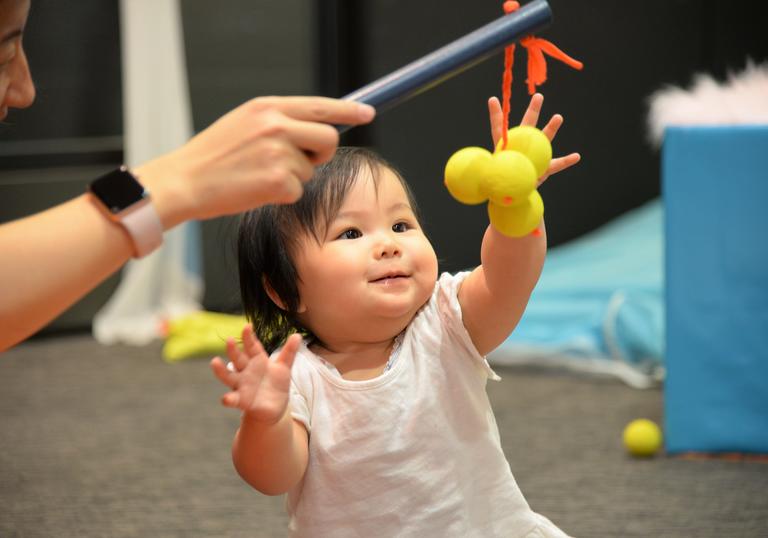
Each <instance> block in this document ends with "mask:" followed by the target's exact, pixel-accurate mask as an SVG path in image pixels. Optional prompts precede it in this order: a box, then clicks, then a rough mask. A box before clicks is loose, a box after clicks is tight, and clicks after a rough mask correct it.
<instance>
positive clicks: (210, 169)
mask: <svg viewBox="0 0 768 538" xmlns="http://www.w3.org/2000/svg"><path fill="white" fill-rule="evenodd" d="M374 115H375V111H374V109H373V108H372V107H370V106H368V105H363V104H361V103H356V102H352V101H342V100H338V99H330V98H325V97H258V98H255V99H252V100H250V101H248V102H246V103H244V104H243V105H241V106H239V107H238V108H236V109H234V110H232V111H231V112H229V113H227V114H225V115H224V116H222V117H221V118H220V119H219V120H217V121H216V122H215V123H213V124H212V125H211V126H209V127H208V128H207V129H205V130H204V131H202V132H200V133H199V134H198V135H197V136H195V137H194V138H192V139H191V140H190V141H189V142H188V143H187V144H185V145H184V146H182V147H181V148H179V149H178V150H176V151H174V152H171V153H169V154H166V155H164V156H162V157H160V158H158V159H155V160H153V161H150V162H149V163H146V164H144V165H142V166H139V167H137V168H135V169H134V172H135V173H136V175H137V176H138V177H139V178H140V180H141V181H142V183H143V184H144V185H145V187H147V188H148V189H149V191H150V192H151V193H152V197H153V201H154V204H155V206H156V208H157V211H158V213H159V214H160V218H161V220H162V222H163V226H164V228H165V229H168V228H171V227H173V226H175V225H176V224H178V223H180V222H182V221H184V220H189V219H207V218H212V217H217V216H221V215H229V214H234V213H239V212H242V211H245V210H248V209H251V208H253V207H256V206H260V205H264V204H268V203H291V202H294V201H296V200H297V199H298V198H299V197H300V196H301V193H302V191H303V188H302V183H303V182H305V181H308V180H309V179H310V178H311V177H312V175H313V173H314V167H315V166H317V165H318V164H321V163H324V162H326V161H328V160H329V159H330V158H331V157H332V156H333V154H334V152H335V151H336V147H337V146H338V143H339V133H338V131H337V130H336V128H335V127H334V125H335V124H344V125H359V124H362V123H368V122H369V121H371V120H372V119H373V117H374Z"/></svg>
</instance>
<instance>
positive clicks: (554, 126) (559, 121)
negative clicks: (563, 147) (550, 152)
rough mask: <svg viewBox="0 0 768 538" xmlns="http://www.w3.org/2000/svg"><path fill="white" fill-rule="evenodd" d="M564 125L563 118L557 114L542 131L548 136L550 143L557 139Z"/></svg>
mask: <svg viewBox="0 0 768 538" xmlns="http://www.w3.org/2000/svg"><path fill="white" fill-rule="evenodd" d="M562 125H563V117H562V116H561V115H560V114H555V115H554V116H552V117H551V118H550V120H549V121H548V122H547V124H546V125H545V126H544V128H543V129H542V130H541V131H542V132H543V133H544V134H545V135H546V136H547V138H548V139H549V141H550V142H552V141H553V140H554V139H555V136H557V131H559V130H560V127H562Z"/></svg>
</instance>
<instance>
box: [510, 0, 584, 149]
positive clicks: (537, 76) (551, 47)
mask: <svg viewBox="0 0 768 538" xmlns="http://www.w3.org/2000/svg"><path fill="white" fill-rule="evenodd" d="M519 7H520V4H519V3H518V2H514V1H513V0H507V1H506V2H504V13H506V14H509V13H512V12H513V11H516V10H517V9H518V8H519ZM520 44H521V45H522V46H523V47H525V50H527V51H528V79H527V80H526V83H527V84H528V93H529V94H530V95H533V94H534V93H536V86H541V85H542V84H544V82H546V80H547V59H546V57H545V56H544V54H545V53H546V54H547V55H548V56H551V57H552V58H555V59H556V60H560V61H561V62H563V63H564V64H566V65H569V66H570V67H572V68H574V69H578V70H581V69H582V68H583V67H584V64H583V63H581V62H580V61H579V60H576V59H575V58H571V57H570V56H568V55H567V54H566V53H565V52H563V51H562V50H560V49H559V48H557V47H556V46H555V44H554V43H552V42H551V41H547V40H546V39H541V38H538V37H534V36H527V37H524V38H523V39H521V40H520ZM514 54H515V45H514V43H513V44H512V45H509V46H508V47H506V48H505V49H504V77H503V79H502V83H501V95H502V102H501V110H502V114H503V117H504V134H503V140H504V144H503V145H502V149H503V148H506V147H507V131H508V130H509V108H510V100H511V98H512V64H513V63H514Z"/></svg>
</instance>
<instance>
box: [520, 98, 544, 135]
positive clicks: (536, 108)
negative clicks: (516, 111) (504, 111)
mask: <svg viewBox="0 0 768 538" xmlns="http://www.w3.org/2000/svg"><path fill="white" fill-rule="evenodd" d="M543 104H544V96H543V95H542V94H540V93H535V94H533V96H531V100H530V102H529V103H528V108H527V109H526V110H525V114H523V119H522V120H521V121H520V125H530V126H531V127H536V124H537V123H538V122H539V115H540V114H541V106H542V105H543Z"/></svg>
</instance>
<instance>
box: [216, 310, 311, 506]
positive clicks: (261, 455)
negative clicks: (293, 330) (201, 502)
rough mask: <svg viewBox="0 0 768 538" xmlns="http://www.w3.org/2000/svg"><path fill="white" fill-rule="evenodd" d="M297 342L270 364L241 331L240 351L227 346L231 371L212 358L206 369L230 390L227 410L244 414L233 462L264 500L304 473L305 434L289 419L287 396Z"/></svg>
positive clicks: (254, 340)
mask: <svg viewBox="0 0 768 538" xmlns="http://www.w3.org/2000/svg"><path fill="white" fill-rule="evenodd" d="M300 341H301V337H300V336H298V335H293V336H291V337H290V338H289V339H288V340H287V342H286V343H285V346H283V349H282V350H281V352H280V355H279V357H278V359H277V360H276V361H271V360H270V359H269V356H268V355H267V352H266V351H265V350H264V348H263V347H262V345H261V342H259V341H258V339H257V338H256V337H255V336H254V334H253V329H252V328H251V326H250V325H248V326H246V327H245V328H244V329H243V349H242V350H239V349H238V348H237V346H236V344H235V343H234V341H232V340H229V341H228V342H227V355H228V356H229V358H230V361H231V363H232V365H233V367H234V368H233V370H230V369H228V368H227V366H226V365H225V364H224V362H223V361H222V360H221V359H220V358H218V357H216V358H215V359H213V361H211V368H212V369H213V372H214V374H216V377H218V378H219V380H220V381H221V382H222V383H224V384H225V385H227V386H228V387H229V388H230V389H232V390H231V392H228V393H227V394H225V395H224V396H223V397H222V403H223V404H224V405H225V406H227V407H233V408H238V409H241V410H242V411H243V416H242V422H241V423H240V428H239V429H238V431H237V434H235V439H234V441H233V443H232V461H233V462H234V464H235V469H237V472H238V473H239V474H240V476H241V477H242V478H243V480H245V481H246V482H248V483H249V484H250V485H251V486H253V487H254V488H256V489H257V490H259V491H260V492H262V493H265V494H267V495H280V494H282V493H285V492H286V491H288V490H289V489H291V487H293V486H294V485H295V484H296V483H298V481H299V480H301V477H302V476H304V471H305V470H306V468H307V459H308V437H307V430H306V429H305V428H304V426H303V425H302V424H301V423H299V422H298V421H296V420H294V419H293V417H292V416H291V412H290V405H289V402H288V396H289V392H290V384H291V366H292V364H293V359H294V357H295V356H296V350H297V349H298V346H299V342H300Z"/></svg>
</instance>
